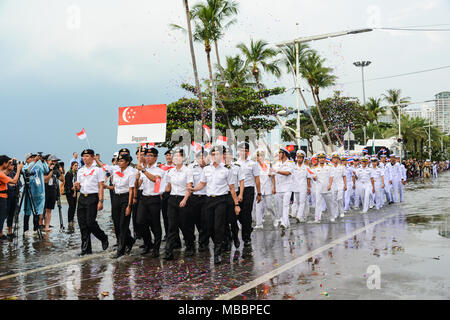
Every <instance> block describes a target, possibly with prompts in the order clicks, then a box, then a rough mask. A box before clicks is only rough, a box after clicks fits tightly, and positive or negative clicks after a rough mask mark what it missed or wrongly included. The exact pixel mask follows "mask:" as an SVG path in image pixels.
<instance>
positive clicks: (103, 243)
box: [102, 238, 109, 250]
mask: <svg viewBox="0 0 450 320" xmlns="http://www.w3.org/2000/svg"><path fill="white" fill-rule="evenodd" d="M108 246H109V242H108V238H106V240H105V241H102V249H103V250H106V249H108Z"/></svg>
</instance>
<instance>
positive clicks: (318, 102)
mask: <svg viewBox="0 0 450 320" xmlns="http://www.w3.org/2000/svg"><path fill="white" fill-rule="evenodd" d="M315 95H316V99H317V105H319V106H320V103H321V101H320V98H319V93H318V90H317V91H316V93H315ZM325 120H326V121H328V116H327V114H326V113H325ZM327 130H328V128H327ZM333 134H334V136H335V137H336V139H337V141H338V142H339V144H340V145H341V146H343V145H344V142H343V141H342V139H341V137H340V136H339V134H338V133H337V132H336V130H333ZM333 151H335V148H334V145H333Z"/></svg>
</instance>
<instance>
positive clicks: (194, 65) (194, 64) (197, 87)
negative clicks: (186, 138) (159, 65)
mask: <svg viewBox="0 0 450 320" xmlns="http://www.w3.org/2000/svg"><path fill="white" fill-rule="evenodd" d="M184 7H185V9H186V20H187V27H188V34H189V48H190V50H191V58H192V68H193V69H194V78H195V90H196V93H197V96H198V99H199V101H200V112H201V117H202V126H203V125H204V124H205V106H204V104H203V97H202V92H201V90H200V80H199V78H198V71H197V62H196V59H195V51H194V41H193V40H192V39H193V38H192V28H191V14H190V12H189V2H188V0H184Z"/></svg>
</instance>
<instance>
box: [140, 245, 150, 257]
mask: <svg viewBox="0 0 450 320" xmlns="http://www.w3.org/2000/svg"><path fill="white" fill-rule="evenodd" d="M141 247H142V246H141ZM149 252H150V248H149V247H146V246H144V250H143V251H142V252H141V255H145V254H147V253H149Z"/></svg>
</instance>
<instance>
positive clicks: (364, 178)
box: [355, 166, 372, 213]
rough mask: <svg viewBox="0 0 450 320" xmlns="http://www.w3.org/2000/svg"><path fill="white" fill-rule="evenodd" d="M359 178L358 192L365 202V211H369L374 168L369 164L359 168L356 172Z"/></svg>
mask: <svg viewBox="0 0 450 320" xmlns="http://www.w3.org/2000/svg"><path fill="white" fill-rule="evenodd" d="M355 174H356V176H357V178H358V184H357V190H356V191H357V194H358V195H359V197H360V198H361V201H362V203H363V210H362V212H363V213H366V212H367V211H369V202H370V194H371V193H372V183H371V180H370V178H371V177H372V170H371V169H370V168H369V167H368V166H367V167H365V168H363V167H362V166H361V168H358V169H357V170H356V172H355Z"/></svg>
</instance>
